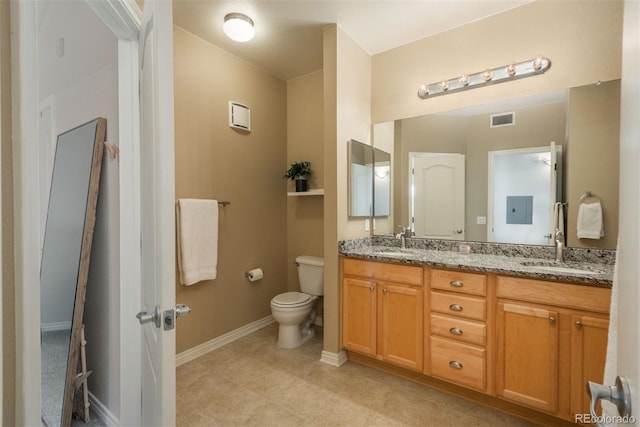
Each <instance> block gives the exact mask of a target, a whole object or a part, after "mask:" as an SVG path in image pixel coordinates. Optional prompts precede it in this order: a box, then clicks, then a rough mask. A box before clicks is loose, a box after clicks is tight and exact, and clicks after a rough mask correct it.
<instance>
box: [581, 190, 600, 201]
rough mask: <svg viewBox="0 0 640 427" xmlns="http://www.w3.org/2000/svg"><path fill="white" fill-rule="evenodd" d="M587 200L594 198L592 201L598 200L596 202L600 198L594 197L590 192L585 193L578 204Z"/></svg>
mask: <svg viewBox="0 0 640 427" xmlns="http://www.w3.org/2000/svg"><path fill="white" fill-rule="evenodd" d="M588 198H594V199H598V201H600V197H598V196H596V195H595V194H593V193H592V192H591V191H586V192H585V193H584V194H583V195H582V196H581V197H580V203H584V201H585V200H586V199H588Z"/></svg>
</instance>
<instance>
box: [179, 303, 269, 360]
mask: <svg viewBox="0 0 640 427" xmlns="http://www.w3.org/2000/svg"><path fill="white" fill-rule="evenodd" d="M273 322H275V319H274V318H273V316H272V315H268V316H267V317H264V318H262V319H260V320H256V321H255V322H252V323H249V324H248V325H245V326H242V327H240V328H238V329H235V330H233V331H231V332H228V333H226V334H224V335H220V336H219V337H216V338H214V339H212V340H210V341H207V342H205V343H202V344H200V345H197V346H195V347H192V348H190V349H189V350H185V351H183V352H182V353H179V354H178V355H177V356H176V366H180V365H183V364H185V363H187V362H190V361H192V360H193V359H197V358H198V357H200V356H202V355H204V354H206V353H208V352H210V351H212V350H215V349H216V348H220V347H222V346H223V345H225V344H229V343H230V342H233V341H235V340H237V339H238V338H242V337H244V336H245V335H249V334H250V333H252V332H255V331H257V330H258V329H262V328H264V327H265V326H268V325H270V324H272V323H273Z"/></svg>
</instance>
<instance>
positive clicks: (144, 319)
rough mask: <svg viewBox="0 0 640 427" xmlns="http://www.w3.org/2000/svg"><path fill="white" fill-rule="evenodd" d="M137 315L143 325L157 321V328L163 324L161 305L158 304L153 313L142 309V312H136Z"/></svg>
mask: <svg viewBox="0 0 640 427" xmlns="http://www.w3.org/2000/svg"><path fill="white" fill-rule="evenodd" d="M136 317H137V318H138V321H139V322H140V324H141V325H144V324H145V323H151V322H153V323H155V325H156V328H159V327H160V325H161V324H162V316H161V314H160V307H158V306H156V309H155V311H154V312H153V313H147V312H146V311H141V312H140V313H138V314H136Z"/></svg>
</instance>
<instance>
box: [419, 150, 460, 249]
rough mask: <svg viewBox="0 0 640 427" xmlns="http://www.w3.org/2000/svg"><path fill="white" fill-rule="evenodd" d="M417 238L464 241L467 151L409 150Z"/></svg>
mask: <svg viewBox="0 0 640 427" xmlns="http://www.w3.org/2000/svg"><path fill="white" fill-rule="evenodd" d="M409 164H410V165H411V166H412V167H411V171H412V178H411V182H412V190H411V197H410V204H411V206H410V212H411V219H410V222H411V223H412V224H413V231H414V232H415V235H416V237H428V238H431V239H449V240H464V187H465V186H464V154H458V153H410V154H409Z"/></svg>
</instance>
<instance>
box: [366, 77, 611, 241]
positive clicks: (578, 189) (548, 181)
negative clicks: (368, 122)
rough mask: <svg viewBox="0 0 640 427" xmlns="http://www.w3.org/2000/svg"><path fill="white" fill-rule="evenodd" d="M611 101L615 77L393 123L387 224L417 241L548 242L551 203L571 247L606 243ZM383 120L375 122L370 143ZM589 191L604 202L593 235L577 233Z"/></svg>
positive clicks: (608, 228)
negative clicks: (598, 232)
mask: <svg viewBox="0 0 640 427" xmlns="http://www.w3.org/2000/svg"><path fill="white" fill-rule="evenodd" d="M619 100H620V81H619V80H614V81H610V82H602V83H601V82H598V84H593V85H588V86H582V87H576V88H570V89H567V90H561V91H555V92H552V93H545V94H540V95H535V96H530V97H526V98H521V99H511V100H506V101H503V102H499V103H494V104H486V105H479V106H476V107H468V108H464V109H460V110H455V111H448V112H443V113H437V114H430V115H425V116H419V117H413V118H407V119H402V120H396V121H395V122H394V123H393V128H394V132H393V159H394V160H393V162H394V165H393V166H394V167H393V168H392V169H393V170H394V172H393V178H392V182H393V198H392V199H393V208H392V210H391V213H390V214H391V215H392V217H393V223H395V224H402V225H403V226H411V227H412V228H413V230H414V231H415V232H416V235H417V236H422V237H430V238H439V239H457V240H466V241H482V242H486V241H489V242H508V243H522V244H537V245H548V244H553V242H552V240H551V239H549V234H550V216H551V212H552V209H553V203H554V202H555V201H556V200H558V201H562V202H565V203H567V204H568V205H567V208H566V209H567V210H566V213H565V215H566V221H567V224H566V227H567V237H568V239H567V243H568V245H569V246H574V247H579V246H582V247H599V248H605V249H614V248H615V246H616V239H617V234H618V225H617V218H618V153H619V148H618V144H619V143H618V140H619V131H618V123H619V107H620V102H619ZM388 125H389V123H383V124H380V125H375V126H374V143H375V142H376V141H377V140H378V139H377V138H376V136H377V134H378V127H388ZM384 132H387V131H386V130H385V131H384ZM387 133H388V132H387ZM588 191H590V192H591V193H592V194H594V195H596V196H597V197H598V198H599V200H600V202H601V204H602V208H603V215H604V218H605V224H604V228H605V236H604V237H603V238H602V239H599V240H584V239H582V240H581V239H578V238H577V234H576V221H577V211H578V206H579V204H580V199H581V196H583V195H584V194H586V192H588ZM392 231H393V230H377V232H378V233H381V234H383V233H389V232H392Z"/></svg>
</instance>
